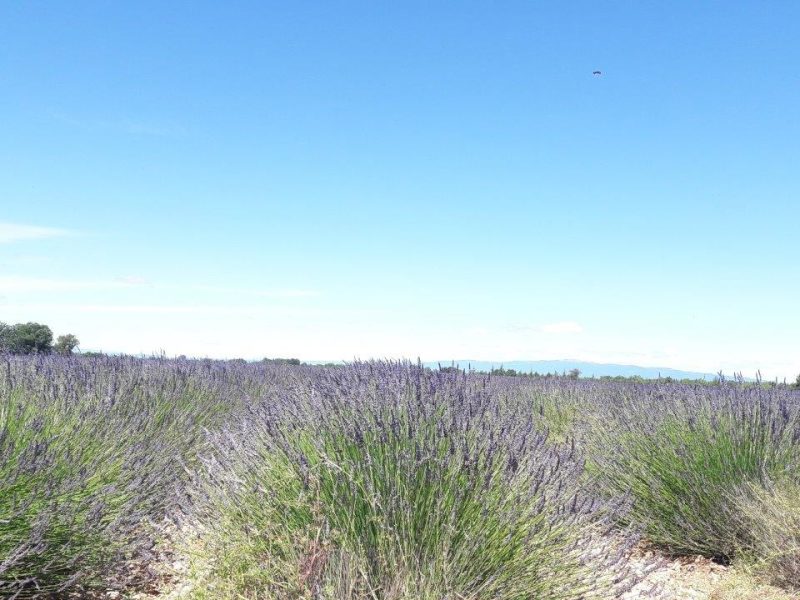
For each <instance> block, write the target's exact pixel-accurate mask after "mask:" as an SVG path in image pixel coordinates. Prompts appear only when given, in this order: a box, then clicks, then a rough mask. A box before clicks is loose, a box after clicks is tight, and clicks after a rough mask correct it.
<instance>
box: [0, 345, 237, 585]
mask: <svg viewBox="0 0 800 600" xmlns="http://www.w3.org/2000/svg"><path fill="white" fill-rule="evenodd" d="M220 371H223V368H222V367H219V366H217V367H215V368H214V369H212V370H204V369H203V365H200V364H198V365H196V366H195V371H194V372H193V373H191V372H188V371H186V369H185V368H181V367H179V366H177V365H176V364H175V363H167V362H166V361H161V362H158V361H155V362H152V361H151V362H147V361H138V360H135V359H125V358H117V359H92V360H86V359H80V358H78V359H67V358H63V357H58V356H49V357H42V356H40V357H29V358H22V357H20V358H7V359H6V360H4V361H3V362H0V596H2V597H18V598H24V597H33V596H38V595H46V594H51V593H59V594H67V593H73V592H74V593H79V592H83V593H85V592H87V590H91V589H93V588H103V589H107V588H109V587H111V588H123V587H125V586H127V585H130V584H137V583H141V582H143V581H144V580H145V579H147V578H148V577H149V573H148V571H147V570H146V569H144V568H142V562H143V561H147V560H149V559H150V558H151V555H150V550H151V548H152V546H153V544H154V543H155V541H156V540H157V534H158V531H157V529H158V526H159V525H160V524H161V521H162V520H163V519H164V518H165V517H166V516H167V514H168V512H169V509H170V505H171V503H172V501H173V498H174V497H175V492H176V490H177V488H178V487H179V485H180V482H181V479H182V477H181V474H182V473H183V472H184V471H183V468H182V466H181V465H182V463H183V464H192V461H193V456H194V454H195V452H196V450H197V443H198V441H199V440H200V436H199V433H200V431H201V430H202V428H203V427H212V426H213V425H214V423H215V422H216V420H217V419H218V416H219V415H221V414H223V413H225V411H226V406H228V404H227V403H226V402H223V401H221V399H220V398H219V396H218V395H217V394H216V393H215V392H216V390H217V389H218V388H219V386H220V385H224V382H222V383H220V381H218V380H216V379H215V378H214V376H215V375H216V376H217V377H219V375H220ZM242 383H244V382H242Z"/></svg>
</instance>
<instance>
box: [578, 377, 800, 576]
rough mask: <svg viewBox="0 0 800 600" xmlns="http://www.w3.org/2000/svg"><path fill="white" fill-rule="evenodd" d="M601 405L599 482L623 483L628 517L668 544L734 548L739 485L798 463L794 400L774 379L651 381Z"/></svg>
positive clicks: (692, 549) (730, 551)
mask: <svg viewBox="0 0 800 600" xmlns="http://www.w3.org/2000/svg"><path fill="white" fill-rule="evenodd" d="M605 413H606V414H605V417H604V420H605V423H604V425H603V426H601V427H597V428H596V429H595V431H594V432H593V434H592V435H593V439H594V447H593V450H592V464H591V468H590V471H591V472H592V474H593V475H594V477H595V482H596V485H597V486H598V487H599V489H600V490H602V491H603V492H604V493H607V494H611V495H616V494H620V493H625V492H629V493H630V494H631V495H632V500H633V508H632V510H631V512H630V514H629V518H630V519H631V520H632V522H634V523H638V524H640V525H641V526H642V527H644V531H645V534H646V535H647V537H648V538H649V540H651V541H652V542H654V543H655V544H657V545H659V546H661V547H662V548H664V549H666V550H667V551H669V552H672V553H677V554H684V553H689V554H693V553H694V554H701V555H704V556H707V557H711V558H715V559H718V560H723V561H727V560H729V559H730V558H732V557H733V556H734V555H735V554H736V552H737V549H739V548H741V547H742V546H743V545H744V544H746V543H747V536H748V533H747V531H746V530H745V529H743V527H742V523H741V519H740V515H739V509H738V505H737V500H738V497H737V494H738V489H739V487H740V486H741V485H742V484H743V483H745V484H746V483H753V484H760V483H761V482H763V481H765V480H766V479H768V478H770V477H773V476H778V475H782V474H783V473H786V472H788V471H791V470H792V469H794V468H795V467H796V464H797V444H796V441H797V440H796V439H795V438H796V437H797V432H798V431H800V430H798V410H797V402H796V401H794V399H793V398H792V397H791V396H789V395H787V394H786V393H785V392H784V391H783V390H781V389H778V388H765V387H764V386H748V385H746V384H735V383H733V384H732V383H723V384H722V385H721V386H719V387H715V388H706V387H703V388H700V387H696V388H690V387H688V386H681V387H676V386H667V387H656V388H654V389H653V391H652V393H650V394H649V395H645V396H643V397H638V398H635V399H631V398H629V399H628V401H626V402H625V403H624V404H623V405H617V406H616V407H615V406H610V405H607V406H606V408H605Z"/></svg>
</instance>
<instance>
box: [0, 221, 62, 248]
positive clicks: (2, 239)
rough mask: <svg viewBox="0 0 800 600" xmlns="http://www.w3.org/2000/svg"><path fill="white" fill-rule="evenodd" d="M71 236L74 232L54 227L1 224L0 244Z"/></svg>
mask: <svg viewBox="0 0 800 600" xmlns="http://www.w3.org/2000/svg"><path fill="white" fill-rule="evenodd" d="M71 234H72V232H70V231H67V230H66V229H56V228H54V227H36V226H34V225H19V224H16V223H0V244H11V243H13V242H21V241H24V240H44V239H48V238H54V237H63V236H66V235H71Z"/></svg>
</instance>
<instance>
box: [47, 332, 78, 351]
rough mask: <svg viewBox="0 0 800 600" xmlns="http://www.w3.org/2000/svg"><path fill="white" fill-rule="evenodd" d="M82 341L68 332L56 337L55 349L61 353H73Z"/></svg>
mask: <svg viewBox="0 0 800 600" xmlns="http://www.w3.org/2000/svg"><path fill="white" fill-rule="evenodd" d="M79 344H80V342H79V341H78V338H77V337H75V336H74V335H72V334H71V333H68V334H66V335H60V336H58V338H57V339H56V343H55V346H53V350H55V351H56V352H58V353H59V354H64V355H69V354H72V351H73V350H75V348H77V347H78V345H79Z"/></svg>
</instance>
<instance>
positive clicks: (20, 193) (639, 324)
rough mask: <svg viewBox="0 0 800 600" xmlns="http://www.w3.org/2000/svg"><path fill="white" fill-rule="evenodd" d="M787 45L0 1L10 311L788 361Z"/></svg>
mask: <svg viewBox="0 0 800 600" xmlns="http://www.w3.org/2000/svg"><path fill="white" fill-rule="evenodd" d="M798 40H800V3H798V2H794V1H786V2H760V1H759V2H728V1H725V2H643V1H642V2H633V1H630V2H595V1H592V2H550V3H542V2H527V1H526V2H502V3H501V2H480V3H478V2H429V1H424V2H422V1H420V2H414V1H403V2H392V3H389V2H375V1H365V2H336V1H332V2H314V3H307V2H299V1H296V2H281V3H269V2H253V3H243V2H206V3H203V2H186V3H181V2H161V1H159V2H144V1H139V2H128V3H120V2H97V3H88V2H60V3H52V2H51V3H48V2H5V3H2V5H0V320H2V321H6V322H17V321H28V320H35V321H40V322H45V323H48V324H49V325H51V327H52V328H53V329H54V331H55V332H56V334H59V333H65V332H74V333H75V334H77V335H78V337H79V338H80V339H81V342H82V345H81V346H82V348H83V349H103V350H106V351H124V352H132V353H138V352H146V353H149V352H152V351H158V350H164V351H165V352H167V353H168V354H180V353H185V354H188V355H200V356H213V357H225V356H227V357H235V356H239V357H245V358H256V357H263V356H294V357H299V358H302V359H307V360H309V359H318V360H324V359H331V360H338V359H351V358H353V357H361V358H369V357H399V356H406V357H412V358H414V357H417V356H420V357H422V358H423V360H449V359H464V358H473V359H487V360H498V361H499V360H511V359H545V358H546V359H557V358H575V359H584V360H594V361H601V362H629V363H635V364H640V365H655V366H665V367H677V368H685V369H693V370H703V371H711V372H714V371H716V370H718V369H724V370H726V371H730V370H742V371H744V373H745V375H751V374H753V373H754V372H755V370H756V369H761V370H762V372H763V373H764V374H765V375H766V376H769V377H774V376H779V377H784V376H786V377H791V378H792V379H793V378H794V377H795V376H796V375H797V373H798V372H800V311H798V306H799V305H800V118H799V117H800V42H798ZM594 70H600V71H602V75H601V76H594V75H592V72H593V71H594Z"/></svg>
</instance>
